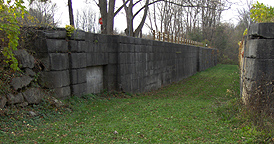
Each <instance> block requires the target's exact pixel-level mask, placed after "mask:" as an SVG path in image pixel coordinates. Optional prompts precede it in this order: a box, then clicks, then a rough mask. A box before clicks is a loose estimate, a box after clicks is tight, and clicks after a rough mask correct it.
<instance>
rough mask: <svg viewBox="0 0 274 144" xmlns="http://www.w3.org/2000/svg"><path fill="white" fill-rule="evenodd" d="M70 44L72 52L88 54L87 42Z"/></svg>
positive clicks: (72, 41)
mask: <svg viewBox="0 0 274 144" xmlns="http://www.w3.org/2000/svg"><path fill="white" fill-rule="evenodd" d="M69 44H70V52H86V51H87V43H86V42H85V41H75V40H71V41H69Z"/></svg>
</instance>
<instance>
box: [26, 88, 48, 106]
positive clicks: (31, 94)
mask: <svg viewBox="0 0 274 144" xmlns="http://www.w3.org/2000/svg"><path fill="white" fill-rule="evenodd" d="M22 94H23V96H24V98H25V99H26V101H27V102H28V103H29V104H38V103H40V102H41V100H42V98H43V97H44V93H43V92H42V91H41V90H40V89H39V88H30V89H27V90H26V91H25V92H23V93H22Z"/></svg>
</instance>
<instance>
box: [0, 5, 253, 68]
mask: <svg viewBox="0 0 274 144" xmlns="http://www.w3.org/2000/svg"><path fill="white" fill-rule="evenodd" d="M11 1H13V2H12V3H13V4H19V8H20V9H19V8H18V10H17V12H16V13H18V14H19V13H21V14H22V15H20V16H17V17H16V19H14V23H16V22H17V23H21V24H22V25H24V26H37V27H56V26H57V25H58V21H56V20H55V19H54V16H55V14H56V11H57V5H56V4H55V3H54V1H51V0H11ZM247 1H248V2H249V3H248V4H247V8H244V9H239V10H238V23H237V24H236V25H235V24H233V23H222V22H221V16H222V13H223V12H224V11H225V10H228V9H229V8H230V7H231V5H232V4H233V3H231V2H230V0H119V2H120V3H119V5H117V0H85V3H86V4H88V3H94V4H95V5H96V6H97V9H99V11H100V17H101V18H102V25H100V29H98V27H99V25H98V22H97V21H98V20H97V17H96V13H94V12H93V9H95V8H94V7H87V8H86V9H84V10H81V11H76V15H74V14H75V12H73V6H74V4H73V3H72V0H68V1H67V8H68V11H67V13H69V20H70V25H72V26H74V27H75V28H77V29H82V30H84V31H88V32H97V33H98V32H99V33H102V34H116V33H117V32H116V30H115V29H114V18H115V17H116V16H117V15H118V13H121V12H124V14H125V19H126V22H127V26H126V28H125V29H124V32H122V34H124V35H127V36H133V37H142V36H144V34H142V30H143V28H144V27H147V28H149V29H150V30H156V31H159V32H162V33H166V34H170V35H174V36H177V37H185V38H188V39H191V40H194V41H198V42H203V43H206V44H208V45H209V46H210V47H214V48H217V49H218V50H219V55H218V57H219V62H221V63H231V64H236V63H237V61H238V60H237V59H238V42H239V41H240V40H241V39H242V32H243V31H244V29H246V28H247V27H248V25H249V24H250V23H251V22H252V20H250V14H249V11H250V10H251V4H252V1H251V0H247ZM0 2H1V3H0V4H1V6H2V7H6V8H7V9H8V8H9V6H12V5H11V4H12V3H11V2H10V1H7V2H6V1H4V0H0ZM24 2H27V3H28V4H29V5H28V6H27V7H28V9H27V8H26V7H24V6H23V5H22V4H23V3H24ZM20 11H21V12H20ZM22 11H24V12H23V13H22ZM6 14H7V12H5V11H1V15H0V18H1V20H2V23H5V21H6V17H5V16H6ZM15 21H16V22H15ZM8 25H11V23H8ZM8 25H2V30H4V29H5V28H8ZM22 25H21V26H22ZM0 28H1V26H0ZM15 31H18V30H17V29H16V30H15ZM17 34H19V32H18V33H17ZM146 37H149V36H146ZM9 41H11V40H9ZM8 53H10V55H12V53H11V52H8Z"/></svg>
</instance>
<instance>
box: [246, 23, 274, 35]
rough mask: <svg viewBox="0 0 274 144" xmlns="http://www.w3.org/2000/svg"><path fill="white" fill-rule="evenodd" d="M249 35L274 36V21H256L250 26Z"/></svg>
mask: <svg viewBox="0 0 274 144" xmlns="http://www.w3.org/2000/svg"><path fill="white" fill-rule="evenodd" d="M248 36H249V37H251V38H257V37H261V38H268V39H269V38H274V23H255V24H252V25H250V26H249V28H248Z"/></svg>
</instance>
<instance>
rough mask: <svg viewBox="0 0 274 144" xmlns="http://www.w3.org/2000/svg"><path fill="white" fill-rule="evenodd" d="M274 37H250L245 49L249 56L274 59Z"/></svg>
mask: <svg viewBox="0 0 274 144" xmlns="http://www.w3.org/2000/svg"><path fill="white" fill-rule="evenodd" d="M273 45H274V40H273V39H250V40H248V41H247V46H246V48H245V50H244V56H245V57H247V58H258V59H274V49H273Z"/></svg>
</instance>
